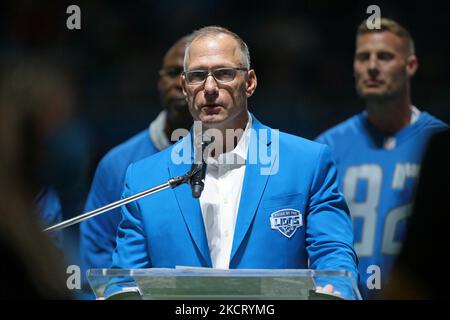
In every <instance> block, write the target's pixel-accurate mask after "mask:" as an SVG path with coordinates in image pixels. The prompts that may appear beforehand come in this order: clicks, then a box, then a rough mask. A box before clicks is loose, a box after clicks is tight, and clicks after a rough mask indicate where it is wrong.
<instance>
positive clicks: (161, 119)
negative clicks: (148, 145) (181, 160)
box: [148, 110, 171, 151]
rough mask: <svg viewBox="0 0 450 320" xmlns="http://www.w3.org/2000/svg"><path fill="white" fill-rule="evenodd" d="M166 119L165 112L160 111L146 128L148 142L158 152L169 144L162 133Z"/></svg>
mask: <svg viewBox="0 0 450 320" xmlns="http://www.w3.org/2000/svg"><path fill="white" fill-rule="evenodd" d="M166 118H167V111H166V110H163V111H161V112H160V113H159V114H158V116H157V117H156V119H155V120H153V121H152V123H150V126H149V128H148V129H149V130H148V132H149V135H150V140H151V141H152V142H153V144H154V145H155V147H156V148H157V149H158V150H159V151H161V150H164V149H166V148H167V147H169V146H170V144H171V143H170V141H169V139H168V138H167V136H166V133H165V132H164V128H165V127H166Z"/></svg>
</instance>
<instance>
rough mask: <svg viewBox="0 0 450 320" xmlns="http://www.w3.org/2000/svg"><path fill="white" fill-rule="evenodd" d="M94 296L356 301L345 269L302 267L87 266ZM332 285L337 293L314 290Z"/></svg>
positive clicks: (357, 297) (352, 281) (357, 296)
mask: <svg viewBox="0 0 450 320" xmlns="http://www.w3.org/2000/svg"><path fill="white" fill-rule="evenodd" d="M87 277H88V281H89V284H90V286H91V288H92V290H93V291H94V293H95V296H96V297H97V298H106V299H145V300H197V299H201V300H228V299H232V300H323V299H326V300H330V299H346V300H360V299H361V295H360V293H359V291H358V286H357V283H356V280H355V279H354V277H353V276H352V274H351V273H350V272H349V271H341V270H301V269H230V270H218V269H208V268H187V267H184V268H177V269H162V268H153V269H136V270H124V269H90V270H88V273H87ZM327 284H331V285H333V287H334V288H335V290H336V291H338V292H339V293H338V294H323V293H318V292H316V288H317V287H318V286H321V287H324V286H325V285H327Z"/></svg>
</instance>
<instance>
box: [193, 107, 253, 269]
mask: <svg viewBox="0 0 450 320" xmlns="http://www.w3.org/2000/svg"><path fill="white" fill-rule="evenodd" d="M251 126H252V118H251V115H250V114H249V122H248V123H247V126H246V127H245V130H244V132H243V134H242V136H241V139H240V140H239V142H238V144H237V146H236V148H234V150H232V151H230V152H227V153H223V154H221V155H219V157H218V158H217V160H216V159H214V158H212V157H210V158H208V159H207V161H206V162H207V164H208V166H207V169H206V175H205V186H204V189H203V192H202V194H201V196H200V207H201V211H202V216H203V223H204V225H205V230H206V236H207V239H208V246H209V251H210V254H211V260H212V266H213V268H217V269H228V268H229V265H230V255H231V248H232V245H233V237H234V229H235V225H236V217H237V214H238V209H239V202H240V199H241V191H242V184H243V182H244V174H245V161H246V159H247V150H248V145H249V140H250V128H251Z"/></svg>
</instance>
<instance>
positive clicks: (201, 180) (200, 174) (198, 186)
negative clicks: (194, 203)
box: [191, 160, 206, 199]
mask: <svg viewBox="0 0 450 320" xmlns="http://www.w3.org/2000/svg"><path fill="white" fill-rule="evenodd" d="M192 167H193V171H197V172H196V173H194V175H193V176H192V178H191V187H192V196H193V197H194V198H195V199H198V198H200V196H201V194H202V192H203V188H204V187H205V175H206V162H205V160H202V163H201V164H196V163H194V164H192Z"/></svg>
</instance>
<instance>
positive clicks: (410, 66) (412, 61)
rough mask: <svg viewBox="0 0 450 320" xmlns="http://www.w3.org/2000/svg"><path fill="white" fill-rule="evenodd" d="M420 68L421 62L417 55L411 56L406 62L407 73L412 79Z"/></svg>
mask: <svg viewBox="0 0 450 320" xmlns="http://www.w3.org/2000/svg"><path fill="white" fill-rule="evenodd" d="M417 68H419V60H418V59H417V56H416V55H414V54H413V55H410V56H409V57H408V58H407V60H406V73H407V74H408V76H409V77H410V78H411V77H412V76H414V74H415V73H416V71H417Z"/></svg>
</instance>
